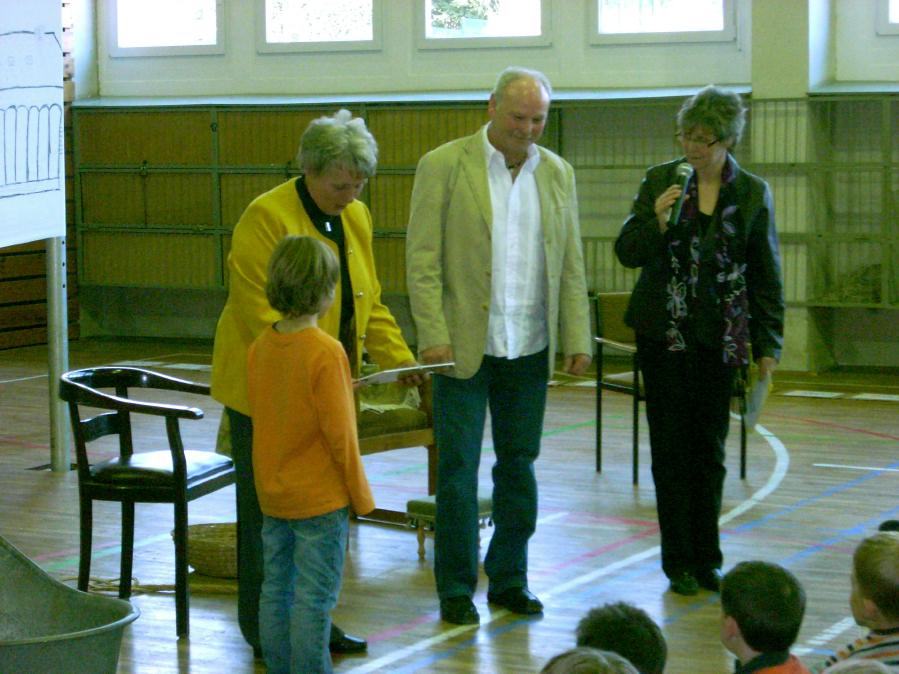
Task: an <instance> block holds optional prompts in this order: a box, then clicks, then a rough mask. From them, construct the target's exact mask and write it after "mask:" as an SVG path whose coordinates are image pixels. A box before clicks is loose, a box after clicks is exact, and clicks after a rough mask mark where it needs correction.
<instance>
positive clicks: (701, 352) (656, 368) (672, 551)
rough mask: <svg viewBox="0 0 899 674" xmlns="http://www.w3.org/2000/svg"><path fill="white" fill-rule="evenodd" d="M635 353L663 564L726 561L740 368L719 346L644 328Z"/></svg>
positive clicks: (679, 567)
mask: <svg viewBox="0 0 899 674" xmlns="http://www.w3.org/2000/svg"><path fill="white" fill-rule="evenodd" d="M637 354H638V358H639V361H640V371H641V372H642V374H643V382H644V386H645V390H646V417H647V419H648V420H649V438H650V445H651V449H652V478H653V481H654V482H655V489H656V508H657V511H658V516H659V529H660V531H661V538H662V570H663V571H664V572H665V574H666V575H667V576H669V577H672V576H675V575H677V574H679V573H683V572H685V571H686V572H689V573H696V572H700V571H705V570H709V569H718V568H721V564H722V562H723V555H722V554H721V547H720V544H719V538H718V517H719V515H720V514H721V493H722V490H723V487H724V477H725V474H726V473H727V469H726V467H725V465H724V443H725V440H726V439H727V432H728V428H729V425H730V417H729V411H730V399H731V395H732V392H733V386H734V377H735V375H736V368H733V367H728V366H726V365H724V363H722V362H721V349H720V348H718V349H706V348H704V347H701V346H698V345H696V344H690V345H689V346H688V348H687V350H686V351H678V352H675V351H669V350H668V348H667V345H666V344H665V343H662V342H657V341H654V340H650V339H646V338H644V337H641V336H639V335H638V337H637Z"/></svg>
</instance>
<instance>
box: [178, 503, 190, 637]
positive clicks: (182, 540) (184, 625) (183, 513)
mask: <svg viewBox="0 0 899 674" xmlns="http://www.w3.org/2000/svg"><path fill="white" fill-rule="evenodd" d="M189 610H190V588H189V586H188V579H187V504H186V503H175V628H176V631H177V633H178V637H179V638H180V637H186V636H187V635H188V634H189V632H190V618H189Z"/></svg>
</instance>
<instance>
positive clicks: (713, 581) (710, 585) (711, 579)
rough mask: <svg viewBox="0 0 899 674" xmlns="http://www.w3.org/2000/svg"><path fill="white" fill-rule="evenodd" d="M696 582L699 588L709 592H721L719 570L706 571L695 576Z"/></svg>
mask: <svg viewBox="0 0 899 674" xmlns="http://www.w3.org/2000/svg"><path fill="white" fill-rule="evenodd" d="M696 582H697V583H699V587H701V588H704V589H706V590H709V591H711V592H719V591H720V590H721V569H706V570H705V571H700V572H699V573H697V574H696Z"/></svg>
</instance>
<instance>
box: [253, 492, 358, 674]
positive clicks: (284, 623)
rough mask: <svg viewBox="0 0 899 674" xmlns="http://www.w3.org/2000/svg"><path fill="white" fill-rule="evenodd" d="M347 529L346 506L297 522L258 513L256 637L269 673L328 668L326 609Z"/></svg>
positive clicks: (333, 596)
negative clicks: (260, 563) (260, 561)
mask: <svg viewBox="0 0 899 674" xmlns="http://www.w3.org/2000/svg"><path fill="white" fill-rule="evenodd" d="M348 531H349V509H348V508H340V509H339V510H335V511H333V512H330V513H326V514H324V515H318V516H317V517H310V518H308V519H302V520H284V519H280V518H277V517H269V516H268V515H265V516H264V519H263V523H262V553H263V557H264V560H265V577H264V579H263V581H262V594H261V596H260V601H259V637H260V641H261V642H262V653H263V655H264V657H265V664H266V666H267V667H268V671H269V672H270V674H282V673H284V674H287V673H289V672H325V673H328V672H331V671H332V669H331V654H330V652H329V650H328V640H329V635H330V631H331V610H332V609H333V608H334V606H336V605H337V595H338V594H339V593H340V582H341V577H342V575H343V562H344V556H345V551H346V543H347V534H348Z"/></svg>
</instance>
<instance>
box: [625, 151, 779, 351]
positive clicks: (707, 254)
mask: <svg viewBox="0 0 899 674" xmlns="http://www.w3.org/2000/svg"><path fill="white" fill-rule="evenodd" d="M682 161H684V159H683V158H680V159H676V160H674V161H671V162H667V163H665V164H659V165H658V166H653V167H652V168H650V169H649V170H648V171H647V172H646V176H645V177H644V179H643V182H642V183H641V185H640V191H639V193H638V194H637V196H636V197H635V198H634V205H633V208H632V210H631V214H630V216H628V218H627V220H626V221H625V223H624V226H623V227H622V229H621V232H620V233H619V235H618V239H617V240H616V241H615V254H616V255H617V256H618V260H619V261H620V262H621V264H623V265H624V266H625V267H631V268H636V267H642V271H641V272H640V277H639V279H638V280H637V284H636V286H635V287H634V291H633V294H632V295H631V300H630V304H629V305H628V309H627V313H626V314H625V322H626V323H627V324H628V325H630V326H631V327H633V328H634V330H635V331H636V332H637V333H639V334H642V335H645V336H646V337H649V338H652V339H657V340H659V341H664V340H665V331H666V330H667V329H668V327H669V314H668V309H667V302H668V294H667V285H668V280H669V279H670V277H671V270H670V268H669V253H668V238H669V237H670V236H671V232H672V229H673V228H669V230H668V232H666V233H665V234H662V233H661V232H660V231H659V223H658V220H657V218H656V214H655V200H656V198H657V197H658V196H659V195H660V194H661V193H662V192H664V191H665V190H666V189H667V188H668V187H669V186H670V185H672V184H674V183H675V182H676V181H675V169H676V167H677V165H678V164H680V163H681V162H682ZM727 161H728V162H729V163H730V168H731V175H732V176H733V178H732V180H730V181H729V182H727V183H723V184H722V185H721V191H720V193H719V195H718V204H717V205H716V207H715V213H714V219H713V222H712V226H711V227H709V231H708V233H707V235H706V236H705V237H703V240H702V242H701V243H700V263H699V268H700V274H699V282H698V287H697V295H698V301H697V304H696V309H695V311H693V314H692V315H691V319H690V320H691V325H692V327H693V330H694V332H695V334H696V337H697V339H698V340H699V341H700V343H702V344H704V345H707V346H709V347H712V348H714V347H716V346H720V345H721V336H722V334H723V330H724V318H723V315H722V307H720V306H718V303H717V302H716V294H715V291H714V285H715V283H716V279H715V273H716V271H717V265H716V264H715V260H714V256H715V236H714V232H715V230H716V228H718V227H719V226H720V223H721V213H722V211H723V210H724V209H725V208H726V207H728V206H736V209H737V210H736V214H735V216H733V217H732V218H730V217H729V218H728V219H729V220H731V219H732V220H733V222H734V225H735V226H736V230H737V234H736V237H735V241H736V242H738V245H735V246H732V247H731V251H730V253H731V257H732V259H733V261H734V262H737V263H741V262H746V272H745V277H746V286H747V295H748V300H749V314H750V319H749V335H750V340H751V341H752V351H753V357H754V358H755V359H756V360H758V359H759V358H761V357H762V356H772V357H774V358H776V359H778V360H780V354H781V350H782V348H783V321H784V298H783V280H782V275H781V268H780V254H779V252H778V244H777V231H776V229H775V226H774V201H773V198H772V196H771V190H770V189H769V187H768V184H767V183H766V182H765V181H764V180H762V179H761V178H759V177H758V176H755V175H753V174H752V173H749V172H748V171H744V170H743V169H741V168H740V166H739V164H737V161H736V160H735V159H734V158H733V156H731V155H728V157H727Z"/></svg>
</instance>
